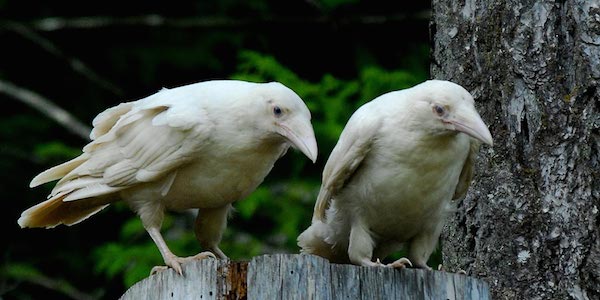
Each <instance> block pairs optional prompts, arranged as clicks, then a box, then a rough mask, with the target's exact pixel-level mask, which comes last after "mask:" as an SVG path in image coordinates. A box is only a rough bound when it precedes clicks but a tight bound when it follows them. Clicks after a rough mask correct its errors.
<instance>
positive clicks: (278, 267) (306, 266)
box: [121, 254, 490, 300]
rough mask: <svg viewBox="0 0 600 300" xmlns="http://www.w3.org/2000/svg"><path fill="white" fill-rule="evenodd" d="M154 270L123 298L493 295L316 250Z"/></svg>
mask: <svg viewBox="0 0 600 300" xmlns="http://www.w3.org/2000/svg"><path fill="white" fill-rule="evenodd" d="M183 272H184V276H179V275H178V274H177V273H175V271H173V270H167V271H163V272H161V273H159V274H156V275H152V276H150V277H148V278H146V279H144V280H142V281H140V282H138V283H136V284H135V285H134V286H132V287H131V288H130V289H129V290H128V291H127V292H125V294H124V295H123V296H122V297H121V299H123V300H126V299H136V300H137V299H259V300H263V299H302V300H304V299H436V300H437V299H450V300H451V299H477V300H479V299H483V300H485V299H490V296H489V287H488V285H487V283H485V282H484V281H482V280H478V279H475V278H472V277H468V276H465V275H459V274H453V273H447V272H440V271H424V270H417V269H402V270H395V269H389V268H371V267H359V266H353V265H338V264H330V263H329V262H328V261H327V260H325V259H323V258H321V257H318V256H313V255H294V254H276V255H263V256H258V257H255V258H253V259H252V260H251V261H250V262H249V263H248V262H232V261H227V260H214V259H205V260H202V261H198V262H191V263H188V264H186V265H184V266H183Z"/></svg>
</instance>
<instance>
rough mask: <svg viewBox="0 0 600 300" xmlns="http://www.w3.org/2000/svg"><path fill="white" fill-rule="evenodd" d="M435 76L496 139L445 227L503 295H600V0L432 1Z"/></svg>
mask: <svg viewBox="0 0 600 300" xmlns="http://www.w3.org/2000/svg"><path fill="white" fill-rule="evenodd" d="M432 5H433V17H432V23H431V34H432V37H433V49H432V60H433V62H432V66H431V72H432V76H433V77H434V78H437V79H446V80H451V81H454V82H457V83H459V84H461V85H463V86H464V87H465V88H467V89H468V90H470V91H471V92H472V93H473V95H474V96H475V99H476V102H477V104H476V106H477V107H478V110H479V111H480V113H481V114H482V117H483V119H484V120H485V121H486V123H487V124H488V125H489V127H490V130H491V132H492V135H493V136H494V143H495V145H494V146H493V147H492V148H490V147H485V146H484V147H482V150H481V152H480V154H479V159H478V165H477V169H476V170H477V171H476V172H477V175H476V177H475V180H474V182H473V184H472V186H471V190H470V191H469V194H468V196H467V197H466V198H465V199H464V200H462V201H461V202H459V203H458V208H457V212H456V214H455V215H454V216H452V217H451V218H450V220H448V226H446V228H445V229H444V233H443V236H442V245H443V246H442V247H443V248H442V252H443V259H444V264H445V266H446V267H447V268H449V269H455V268H462V269H464V270H466V271H467V272H468V273H469V274H471V275H473V276H476V277H479V278H482V279H484V280H486V281H488V283H489V284H490V286H491V289H492V297H493V298H494V299H600V237H599V235H600V231H599V230H600V229H599V228H600V216H599V213H598V210H599V207H600V200H599V199H600V181H599V178H598V177H599V176H598V174H599V172H600V162H599V148H600V133H599V128H600V113H599V111H600V89H599V88H598V82H599V80H600V1H599V0H570V1H548V0H544V1H534V0H461V1H458V0H433V3H432Z"/></svg>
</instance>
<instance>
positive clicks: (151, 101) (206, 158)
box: [18, 80, 317, 273]
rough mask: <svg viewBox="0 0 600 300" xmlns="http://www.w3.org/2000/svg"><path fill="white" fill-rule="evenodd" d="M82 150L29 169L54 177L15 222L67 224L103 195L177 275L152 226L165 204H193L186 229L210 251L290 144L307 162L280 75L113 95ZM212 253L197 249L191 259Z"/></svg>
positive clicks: (296, 112) (304, 128)
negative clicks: (135, 220) (120, 97)
mask: <svg viewBox="0 0 600 300" xmlns="http://www.w3.org/2000/svg"><path fill="white" fill-rule="evenodd" d="M93 125H94V129H93V130H92V132H91V134H90V137H91V138H92V140H93V141H92V142H90V143H89V144H88V145H86V146H85V147H84V148H83V154H81V156H79V157H77V158H75V159H73V160H71V161H69V162H66V163H64V164H62V165H59V166H56V167H54V168H51V169H49V170H47V171H45V172H42V173H41V174H39V175H38V176H36V177H35V178H34V179H33V180H32V182H31V186H32V187H34V186H37V185H40V184H43V183H46V182H49V181H53V180H57V179H60V180H59V181H58V183H57V184H56V186H55V187H54V189H53V190H52V192H51V194H50V196H49V199H48V200H47V201H45V202H42V203H40V204H38V205H36V206H34V207H32V208H30V209H28V210H26V211H25V212H23V214H22V215H21V218H20V219H19V220H18V223H19V225H21V227H46V228H49V227H54V226H56V225H59V224H66V225H72V224H76V223H78V222H81V221H82V220H84V219H86V218H88V217H89V216H91V215H93V214H95V213H96V212H98V211H100V210H101V209H103V208H104V207H106V206H107V205H108V204H110V203H111V202H114V201H117V200H124V201H126V202H127V203H128V204H129V205H130V206H131V208H132V209H133V210H134V211H136V212H137V213H138V214H139V216H140V218H141V220H142V223H143V224H144V227H145V228H146V230H147V231H148V233H149V234H150V236H151V237H152V239H153V240H154V242H155V243H156V244H157V246H158V248H159V250H160V251H161V254H162V256H163V258H164V260H165V263H166V264H167V265H168V266H171V267H173V268H174V269H176V270H177V271H178V272H179V273H181V267H180V263H182V262H183V261H185V260H186V258H179V257H177V256H175V255H174V254H173V253H171V251H170V250H169V249H168V247H167V245H166V243H165V242H164V240H163V238H162V236H161V234H160V226H161V223H162V220H163V215H164V211H165V210H175V211H178V210H184V209H190V208H199V215H198V218H197V221H196V226H195V232H196V236H197V237H198V240H199V241H200V243H201V245H202V246H203V247H204V248H205V249H207V250H210V251H212V252H213V253H214V254H216V255H217V256H219V257H222V258H224V257H225V255H224V254H223V252H222V251H221V250H220V249H219V247H218V244H219V242H220V240H221V235H222V233H223V230H224V229H225V226H226V221H227V214H228V212H229V210H230V208H231V203H233V202H234V201H237V200H241V199H243V198H244V197H246V196H247V195H248V194H249V193H251V192H252V191H253V190H254V189H255V188H256V187H257V186H258V185H259V184H260V183H261V182H262V181H263V179H264V178H265V176H266V175H267V174H268V173H269V171H270V170H271V168H272V167H273V164H274V163H275V161H276V160H277V159H278V158H279V157H281V156H282V155H283V154H285V152H286V150H287V149H288V147H289V146H290V145H292V146H294V147H296V148H298V149H299V150H300V151H302V152H303V153H304V154H305V155H307V156H308V157H309V158H310V159H311V160H312V161H315V159H316V156H317V144H316V141H315V137H314V132H313V129H312V125H311V124H310V112H309V110H308V108H307V107H306V105H305V104H304V102H303V101H302V100H301V99H300V97H298V95H296V94H295V93H294V92H293V91H292V90H290V89H289V88H287V87H285V86H283V85H282V84H280V83H264V84H257V83H249V82H243V81H233V80H221V81H207V82H201V83H196V84H191V85H187V86H182V87H179V88H174V89H163V90H161V91H160V92H158V93H156V94H154V95H151V96H149V97H147V98H144V99H141V100H138V101H134V102H128V103H122V104H120V105H118V106H115V107H113V108H110V109H107V110H106V111H104V112H102V113H100V114H99V115H98V116H97V117H96V118H95V119H94V121H93ZM206 256H212V254H209V253H201V254H199V256H196V257H195V258H198V259H199V258H203V257H206Z"/></svg>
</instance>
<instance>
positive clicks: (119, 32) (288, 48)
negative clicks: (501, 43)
mask: <svg viewBox="0 0 600 300" xmlns="http://www.w3.org/2000/svg"><path fill="white" fill-rule="evenodd" d="M429 9H430V3H429V1H409V2H405V1H394V2H391V1H390V2H384V1H362V2H361V1H348V0H326V1H267V0H264V1H261V0H257V1H231V0H230V1H170V2H168V3H167V2H165V1H130V2H126V1H101V2H87V1H78V2H75V1H73V2H71V1H14V0H12V1H10V0H0V49H1V50H0V51H1V52H0V53H1V54H2V59H0V84H1V86H3V87H6V86H7V85H9V86H10V87H17V88H18V89H19V90H20V91H23V90H27V91H31V92H34V93H36V94H38V95H40V96H42V97H43V98H44V99H45V100H47V101H49V102H52V103H54V104H56V105H58V106H59V107H61V108H63V109H65V110H66V111H68V112H69V113H70V114H71V115H72V116H73V117H75V118H76V119H78V120H80V121H81V122H82V123H83V124H86V125H88V126H90V125H91V120H92V119H93V118H94V116H96V115H97V114H98V113H100V112H101V111H103V110H104V109H106V108H108V107H110V106H113V105H116V104H118V103H120V102H126V101H133V100H137V99H140V98H143V97H145V96H147V95H150V94H152V93H154V92H156V91H158V90H159V89H160V88H161V87H175V86H180V85H185V84H189V83H194V82H198V81H204V80H210V79H221V78H236V79H244V80H250V81H271V80H276V81H280V82H282V83H284V84H286V85H287V86H288V87H290V88H291V89H293V90H295V91H296V92H298V94H299V95H300V96H301V97H302V98H303V99H304V100H305V101H306V102H307V104H308V106H309V108H310V109H311V111H312V112H313V125H314V127H315V132H316V134H317V141H318V143H319V153H320V154H319V158H318V161H317V163H316V164H314V165H313V164H310V163H308V161H307V159H306V158H304V157H303V156H302V155H300V154H298V153H295V152H290V153H288V154H287V155H286V156H285V157H284V158H282V159H281V160H280V161H279V162H278V163H277V164H276V167H275V169H274V170H273V171H272V172H271V174H270V175H269V176H268V177H267V179H266V180H265V183H263V184H262V185H261V187H260V188H259V189H258V190H257V191H256V192H255V193H253V194H252V195H251V196H250V197H249V198H248V199H245V200H244V201H240V202H238V203H237V204H236V205H235V207H236V209H237V213H236V214H235V215H234V217H233V218H232V219H231V220H230V225H229V226H228V229H227V232H226V233H225V236H224V239H223V243H222V246H223V247H222V248H223V250H224V252H225V253H226V254H228V255H229V256H230V257H231V258H232V259H249V258H250V257H252V256H254V255H259V254H263V253H272V252H287V253H294V252H297V251H298V249H297V247H296V246H295V238H296V236H297V235H298V234H299V233H300V232H301V231H302V230H303V229H305V228H306V227H307V226H308V224H309V222H310V216H311V212H312V206H313V204H314V200H315V196H316V194H317V192H318V188H319V180H320V173H321V170H322V169H323V166H324V164H325V162H326V159H327V157H328V155H329V153H330V151H331V149H332V148H333V146H334V145H335V142H336V140H337V137H338V135H339V133H340V132H341V129H342V128H343V125H344V124H345V122H346V121H347V119H348V118H349V116H350V114H351V113H352V112H353V111H354V110H355V109H356V108H357V107H358V106H359V105H360V104H362V103H364V102H366V101H368V100H371V99H373V98H374V97H376V96H378V95H380V94H382V93H385V92H388V91H391V90H397V89H401V88H405V87H408V86H411V85H414V84H416V83H418V82H420V81H423V80H425V79H427V78H428V77H429V75H428V61H429V59H428V57H429V41H428V40H429V34H428V23H429V20H428V18H429V13H430V12H429ZM25 98H27V97H25ZM0 101H2V102H1V103H3V104H4V105H3V107H4V109H2V110H1V111H0V115H1V119H0V155H1V156H0V170H1V171H0V182H1V184H0V189H1V190H0V191H1V195H2V196H3V197H2V198H3V203H4V204H3V205H4V209H2V210H1V211H0V220H2V221H1V222H2V228H3V233H4V237H5V238H4V239H5V241H6V242H4V243H0V245H1V246H0V250H1V253H2V257H1V258H0V259H1V260H0V297H2V298H3V299H31V298H33V299H39V298H67V299H68V298H74V299H86V298H106V299H114V298H118V297H119V296H120V295H121V294H122V293H123V291H124V290H125V289H126V288H127V286H129V285H131V284H133V283H135V282H136V281H138V280H139V279H141V278H143V277H145V276H147V274H148V272H149V271H150V268H151V267H152V266H153V265H160V264H163V262H162V259H161V257H160V254H159V252H158V250H157V249H156V247H155V246H154V244H153V243H152V241H151V240H150V238H149V237H148V236H147V234H146V233H145V232H144V230H143V228H142V226H141V224H140V222H139V220H138V218H137V217H136V216H135V215H134V214H133V213H132V212H131V211H129V209H128V208H127V207H126V206H125V205H120V204H117V205H113V206H111V207H110V208H109V209H106V210H105V211H103V212H101V213H99V214H97V215H95V216H94V217H92V218H91V219H90V220H87V221H85V222H83V223H81V224H78V225H76V226H73V227H66V226H59V227H57V228H54V229H51V230H45V229H24V230H23V229H20V228H19V226H18V225H17V222H16V220H17V219H18V217H19V215H20V213H21V212H22V211H23V210H25V209H27V208H28V207H30V206H32V205H34V204H36V203H38V202H41V201H42V200H44V199H45V197H46V195H47V194H48V193H49V191H50V189H51V188H52V184H47V185H44V186H42V187H37V188H35V189H30V188H29V187H28V183H29V181H30V180H31V178H33V176H35V175H36V174H38V173H39V172H41V171H43V170H45V169H47V168H49V167H51V166H53V165H56V164H58V163H61V162H63V161H65V160H68V159H70V158H72V157H74V156H76V155H78V154H79V153H80V149H81V147H82V146H83V145H85V144H86V143H87V140H86V139H84V138H83V137H81V136H79V135H77V134H74V133H72V132H71V131H69V130H68V128H65V126H61V125H60V124H58V123H57V122H55V121H54V120H53V119H51V118H49V117H48V116H47V115H46V114H45V113H43V112H41V111H40V110H39V109H36V108H34V107H32V106H30V105H27V104H26V101H25V99H24V98H23V96H22V95H21V96H20V95H17V94H16V93H15V92H14V90H7V89H6V88H2V87H0ZM192 224H193V214H192V213H189V214H188V213H184V214H172V215H171V217H169V218H167V219H166V221H165V224H164V226H163V232H165V238H166V240H167V243H168V244H169V246H170V247H171V249H172V250H173V251H174V252H175V253H176V254H179V255H181V256H187V255H192V254H195V253H197V252H199V251H200V247H199V246H198V245H197V243H196V241H195V240H194V237H193V233H192ZM437 262H439V258H437V257H436V258H434V259H433V262H431V265H434V264H435V263H437Z"/></svg>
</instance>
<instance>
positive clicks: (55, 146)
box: [33, 141, 81, 164]
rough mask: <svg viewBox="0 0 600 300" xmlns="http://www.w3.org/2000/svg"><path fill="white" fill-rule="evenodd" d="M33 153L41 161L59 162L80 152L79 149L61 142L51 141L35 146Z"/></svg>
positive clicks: (48, 162)
mask: <svg viewBox="0 0 600 300" xmlns="http://www.w3.org/2000/svg"><path fill="white" fill-rule="evenodd" d="M33 153H34V154H35V156H36V157H37V158H38V159H39V160H40V161H41V162H43V163H47V164H51V163H59V162H63V161H65V160H69V159H72V158H74V157H76V156H78V155H80V154H81V150H80V149H77V148H73V147H69V146H67V145H65V144H64V143H62V142H59V141H52V142H48V143H42V144H38V145H36V146H35V148H34V150H33Z"/></svg>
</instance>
